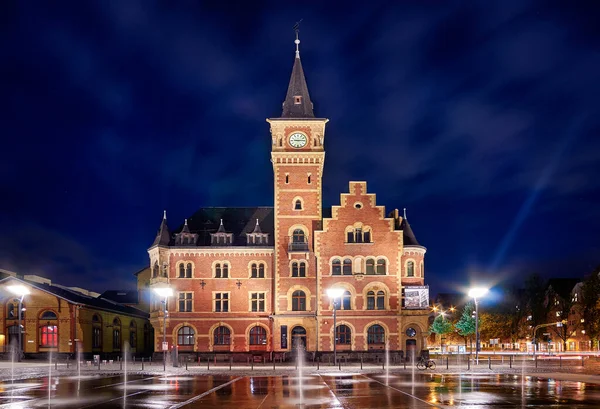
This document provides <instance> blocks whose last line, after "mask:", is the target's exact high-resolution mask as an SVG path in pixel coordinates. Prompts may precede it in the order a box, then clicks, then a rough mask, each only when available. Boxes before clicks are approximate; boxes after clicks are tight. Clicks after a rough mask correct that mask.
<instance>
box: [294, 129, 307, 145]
mask: <svg viewBox="0 0 600 409" xmlns="http://www.w3.org/2000/svg"><path fill="white" fill-rule="evenodd" d="M307 141H308V138H307V137H306V135H305V134H303V133H301V132H294V133H293V134H291V135H290V146H291V147H292V148H304V147H305V146H306V142H307Z"/></svg>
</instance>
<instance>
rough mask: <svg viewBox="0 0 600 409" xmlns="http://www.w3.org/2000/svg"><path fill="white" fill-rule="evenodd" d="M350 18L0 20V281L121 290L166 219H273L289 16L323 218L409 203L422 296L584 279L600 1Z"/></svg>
mask: <svg viewBox="0 0 600 409" xmlns="http://www.w3.org/2000/svg"><path fill="white" fill-rule="evenodd" d="M284 3H285V4H284ZM321 3H328V4H321ZM360 4H361V6H360V7H358V3H356V5H355V6H352V2H344V3H342V2H338V3H336V2H319V3H317V2H274V3H272V4H268V3H264V2H255V1H252V2H250V1H247V2H243V3H240V4H236V3H233V2H225V1H219V2H216V1H215V2H211V3H201V2H194V1H177V2H150V1H141V0H140V1H125V0H123V1H111V2H109V1H73V2H65V1H59V2H48V1H39V2H35V1H3V2H1V3H0V33H1V36H0V51H1V57H2V58H1V60H2V63H1V64H0V81H1V83H0V90H1V95H2V100H3V108H2V111H1V113H0V135H1V138H2V144H1V150H0V152H1V160H0V187H1V193H2V198H1V200H0V268H6V269H9V270H14V271H17V272H20V273H23V274H39V275H43V276H46V277H49V278H51V279H53V280H56V281H57V282H59V283H61V284H67V285H78V286H82V287H84V288H89V289H93V290H96V291H104V290H106V289H115V288H119V287H121V288H133V287H134V285H135V279H134V276H133V275H132V274H133V273H134V272H135V271H137V270H139V269H140V268H142V267H144V266H145V265H147V264H148V262H149V261H148V255H147V252H146V250H147V248H148V247H149V246H150V244H151V243H152V241H153V239H154V236H155V234H156V230H157V228H158V226H159V223H160V220H161V218H162V212H163V209H167V212H168V219H169V224H170V227H171V228H172V229H174V228H176V227H177V226H178V225H180V224H181V223H182V222H183V219H184V218H185V217H188V216H190V215H191V214H192V213H194V211H195V210H196V209H197V208H199V207H206V206H258V205H263V206H272V203H273V180H272V167H271V163H270V134H269V127H268V124H267V123H266V122H265V118H268V117H276V116H279V115H280V114H281V103H282V102H283V99H284V97H285V92H286V90H287V84H288V81H289V76H290V73H291V69H292V64H293V59H294V44H293V40H294V32H293V30H292V27H293V25H294V23H295V22H296V21H298V20H300V19H303V21H302V23H301V30H300V39H301V44H300V51H301V56H302V62H303V66H304V70H305V73H306V78H307V81H308V86H309V90H310V94H311V99H312V100H313V102H314V105H315V113H316V115H317V116H319V117H326V118H329V119H330V122H329V124H328V128H327V133H326V137H325V150H326V161H325V171H324V205H325V206H331V205H335V204H338V203H339V194H340V193H341V192H346V191H347V189H348V181H349V180H366V181H367V182H368V189H369V191H370V192H374V193H377V201H378V204H383V205H385V206H386V209H387V210H388V211H390V210H393V209H394V208H399V209H402V208H403V207H407V208H408V219H409V221H410V222H411V225H412V227H413V230H414V231H415V234H416V236H417V238H418V239H419V241H420V242H421V243H422V244H423V245H425V246H426V247H427V249H428V251H427V257H426V263H425V267H426V283H428V284H430V286H431V287H432V292H433V293H435V292H436V291H454V290H458V289H460V286H461V285H464V284H467V283H468V282H469V280H470V279H474V278H478V279H480V280H482V281H485V280H488V279H489V280H491V283H492V284H495V283H505V282H511V281H516V282H519V280H521V279H522V277H523V276H524V275H525V274H528V273H531V272H534V271H535V272H539V273H540V274H542V275H544V276H547V277H550V276H555V277H573V276H576V277H580V276H583V275H584V274H585V273H587V272H589V271H590V270H591V269H592V268H593V267H595V266H596V265H597V264H600V245H599V242H598V239H599V237H600V206H599V205H598V203H599V200H600V138H599V134H600V108H599V104H598V98H599V97H600V81H599V73H600V52H599V51H598V50H599V42H600V24H598V16H599V15H600V14H599V13H600V2H588V3H586V2H579V1H577V2H567V1H539V2H527V1H522V0H516V1H502V2H489V1H482V2H441V1H439V2H436V1H429V2H414V3H404V2H389V3H386V2H376V1H370V2H366V3H365V2H360ZM366 5H368V8H367V6H366Z"/></svg>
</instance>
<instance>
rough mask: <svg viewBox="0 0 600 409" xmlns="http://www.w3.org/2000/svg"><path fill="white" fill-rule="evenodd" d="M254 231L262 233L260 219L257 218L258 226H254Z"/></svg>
mask: <svg viewBox="0 0 600 409" xmlns="http://www.w3.org/2000/svg"><path fill="white" fill-rule="evenodd" d="M252 233H262V230H261V229H260V225H259V224H258V219H256V226H254V230H252Z"/></svg>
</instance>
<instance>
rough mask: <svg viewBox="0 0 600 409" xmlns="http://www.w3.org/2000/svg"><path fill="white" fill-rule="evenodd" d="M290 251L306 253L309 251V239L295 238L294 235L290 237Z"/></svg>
mask: <svg viewBox="0 0 600 409" xmlns="http://www.w3.org/2000/svg"><path fill="white" fill-rule="evenodd" d="M288 251H289V252H299V253H304V252H307V251H308V240H306V239H305V240H304V241H299V240H298V239H297V238H296V239H295V240H294V238H293V237H290V241H289V243H288Z"/></svg>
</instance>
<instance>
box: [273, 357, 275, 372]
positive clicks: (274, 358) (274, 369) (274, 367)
mask: <svg viewBox="0 0 600 409" xmlns="http://www.w3.org/2000/svg"><path fill="white" fill-rule="evenodd" d="M273 370H275V358H273Z"/></svg>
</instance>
